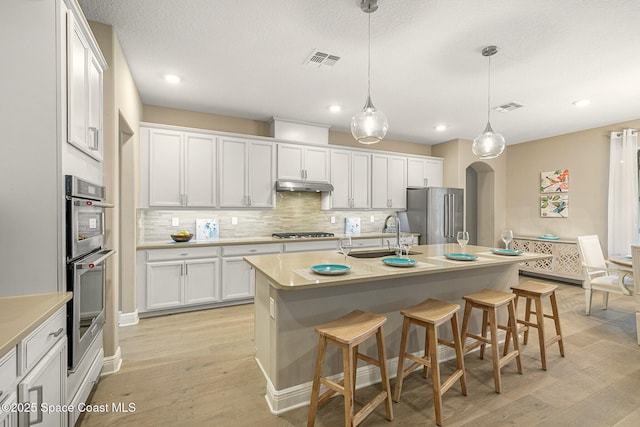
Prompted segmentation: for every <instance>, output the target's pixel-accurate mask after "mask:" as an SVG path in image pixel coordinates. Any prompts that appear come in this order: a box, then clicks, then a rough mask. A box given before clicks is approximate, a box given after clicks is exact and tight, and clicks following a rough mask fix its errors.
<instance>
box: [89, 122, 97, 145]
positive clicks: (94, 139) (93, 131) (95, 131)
mask: <svg viewBox="0 0 640 427" xmlns="http://www.w3.org/2000/svg"><path fill="white" fill-rule="evenodd" d="M89 131H90V132H91V133H92V134H93V138H92V139H93V141H92V143H91V147H89V148H90V149H92V150H96V151H97V150H98V128H95V127H93V126H90V127H89Z"/></svg>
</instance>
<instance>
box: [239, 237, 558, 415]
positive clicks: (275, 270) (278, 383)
mask: <svg viewBox="0 0 640 427" xmlns="http://www.w3.org/2000/svg"><path fill="white" fill-rule="evenodd" d="M411 252H412V254H411V255H410V258H411V259H413V260H415V261H416V262H417V263H416V265H415V266H413V267H409V268H401V267H393V266H388V265H385V264H384V263H382V262H381V259H380V258H368V259H367V258H353V257H351V256H349V257H347V260H346V264H347V265H349V266H350V267H351V270H350V271H349V273H347V274H344V275H338V276H325V275H318V274H316V273H314V272H312V271H311V270H310V267H311V266H313V265H318V264H345V259H344V257H343V255H342V254H341V253H339V252H337V251H321V252H306V253H289V254H273V255H257V256H247V257H245V258H244V259H245V261H246V262H248V263H249V264H250V265H251V266H252V267H253V269H254V272H255V299H254V310H255V321H254V322H255V325H254V327H255V329H254V334H255V346H256V361H257V362H258V365H259V366H260V369H261V370H262V372H263V374H264V376H265V379H266V395H265V398H266V400H267V403H268V405H269V407H270V410H271V411H272V412H273V413H274V414H278V413H282V412H286V411H288V410H290V409H294V408H296V407H298V406H302V405H305V404H307V403H308V401H309V397H310V392H311V381H312V377H313V368H314V362H315V354H316V346H317V342H318V336H317V334H316V333H315V332H314V328H315V327H316V326H318V325H321V324H323V323H327V322H330V321H332V320H335V319H337V318H338V317H341V316H343V315H345V314H347V313H349V312H351V311H353V310H355V309H360V310H365V311H370V312H373V313H377V314H381V315H384V316H386V317H387V318H388V321H387V323H386V324H385V325H384V335H385V342H386V349H387V358H388V360H387V366H388V371H389V374H390V376H391V377H393V376H395V371H396V367H397V358H398V348H399V345H400V333H401V328H402V316H401V315H400V310H401V309H403V308H407V307H410V306H412V305H415V304H417V303H419V302H421V301H423V300H424V299H426V298H436V299H440V300H444V301H449V302H453V303H457V304H460V306H463V300H462V297H463V296H464V295H467V294H470V293H473V292H476V291H478V290H481V289H485V288H491V289H498V290H504V291H509V287H510V286H512V285H514V284H517V283H518V264H520V263H521V262H535V261H537V260H542V259H545V258H548V257H550V255H544V254H534V253H523V254H521V255H518V256H505V255H498V254H494V253H493V252H491V248H488V247H483V246H467V247H466V248H465V253H467V254H473V255H476V256H477V259H476V260H473V261H455V260H450V259H448V258H446V257H445V256H444V254H446V253H459V252H460V247H459V246H458V245H456V244H442V245H424V246H414V247H413V248H412V250H411ZM414 253H415V254H414ZM460 315H461V313H460ZM480 320H481V318H480V316H476V317H474V318H472V319H471V323H470V328H474V330H476V331H477V330H479V324H480ZM442 332H443V337H444V338H449V337H447V332H448V331H442ZM423 344H424V331H417V330H413V331H412V333H411V335H410V339H409V346H410V349H411V351H414V352H417V351H418V350H419V349H423V347H422V346H423ZM331 347H332V346H330V347H329V348H328V349H327V355H326V358H325V367H324V373H325V374H328V375H336V376H338V377H339V376H340V374H341V372H342V362H341V361H342V359H341V355H340V354H339V352H338V350H337V349H335V348H331ZM360 349H361V351H363V352H365V353H367V354H369V355H372V356H373V355H375V354H376V353H375V344H374V343H373V342H372V343H366V342H365V343H363V344H362V345H361V348H360ZM446 350H448V349H446ZM442 356H443V358H444V359H446V358H447V357H448V356H449V355H448V354H447V352H446V351H444V350H443V355H442ZM378 381H379V377H378V376H377V369H372V368H371V367H370V366H367V365H365V366H360V368H359V369H358V373H357V386H358V387H362V386H366V385H369V384H372V383H375V382H378Z"/></svg>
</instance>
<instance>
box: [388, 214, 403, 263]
mask: <svg viewBox="0 0 640 427" xmlns="http://www.w3.org/2000/svg"><path fill="white" fill-rule="evenodd" d="M392 218H393V220H394V223H395V232H396V244H395V245H394V246H391V243H389V241H387V246H388V247H389V250H394V251H396V255H398V256H400V257H402V246H401V245H400V218H398V214H393V215H387V217H386V218H385V219H384V226H383V227H382V232H383V233H388V232H389V229H390V228H391V227H389V220H390V219H392ZM407 255H408V254H407Z"/></svg>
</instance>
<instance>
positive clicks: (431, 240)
mask: <svg viewBox="0 0 640 427" xmlns="http://www.w3.org/2000/svg"><path fill="white" fill-rule="evenodd" d="M406 215H407V225H408V227H409V230H408V231H411V232H413V233H420V240H419V242H420V244H421V245H431V244H436V243H456V233H457V232H458V231H463V228H464V222H463V221H464V219H463V218H464V217H463V215H464V190H463V189H462V188H444V187H428V188H409V189H407V212H406Z"/></svg>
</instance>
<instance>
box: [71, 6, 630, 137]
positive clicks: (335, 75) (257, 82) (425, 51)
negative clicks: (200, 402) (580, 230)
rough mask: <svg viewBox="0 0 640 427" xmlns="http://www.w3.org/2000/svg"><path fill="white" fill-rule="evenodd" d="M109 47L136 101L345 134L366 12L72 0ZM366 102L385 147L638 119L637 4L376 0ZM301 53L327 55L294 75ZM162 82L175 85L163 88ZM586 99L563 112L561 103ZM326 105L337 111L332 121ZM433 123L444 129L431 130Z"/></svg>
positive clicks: (361, 63) (358, 90) (360, 94)
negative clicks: (320, 126) (105, 32)
mask: <svg viewBox="0 0 640 427" xmlns="http://www.w3.org/2000/svg"><path fill="white" fill-rule="evenodd" d="M79 3H80V5H81V6H82V9H83V10H84V12H85V14H86V16H87V18H88V19H90V20H94V21H98V22H102V23H106V24H110V25H112V26H113V27H114V28H115V31H116V33H117V35H118V37H119V39H120V42H121V44H122V48H123V50H124V53H125V55H126V57H127V61H128V63H129V67H130V68H131V72H132V74H133V77H134V79H135V82H136V85H137V87H138V90H139V91H140V95H141V97H142V100H143V102H144V103H145V104H150V105H159V106H166V107H172V108H178V109H185V110H191V111H200V112H209V113H215V114H222V115H229V116H236V117H244V118H250V119H256V120H268V119H270V118H271V117H273V116H276V117H283V118H288V119H296V120H303V121H309V122H317V123H325V124H330V125H331V126H332V129H334V130H339V131H346V132H349V125H350V121H351V117H352V116H353V115H354V114H355V113H356V112H357V111H359V110H360V109H361V108H362V106H363V105H364V102H365V99H366V94H367V79H366V77H367V14H365V13H363V12H362V11H361V10H360V8H359V6H358V4H357V0H271V1H256V0H181V1H175V0H109V1H104V0H80V1H79ZM371 26H372V27H371V34H372V38H371V49H372V53H371V80H372V81H371V95H372V100H373V102H374V104H375V105H376V107H377V108H378V109H379V110H381V111H383V112H384V113H385V114H386V115H387V117H388V120H389V133H388V135H387V137H388V138H393V139H400V140H407V141H413V142H418V143H424V144H435V143H439V142H443V141H447V140H450V139H453V138H467V139H473V138H474V137H475V136H477V135H478V134H479V133H480V132H481V131H482V130H483V129H484V127H485V124H486V119H487V116H486V105H487V75H488V74H487V71H488V60H487V58H485V57H483V56H482V55H481V50H482V48H483V47H484V46H487V45H490V44H494V45H497V46H498V47H499V49H500V51H499V52H498V54H497V55H495V56H494V57H492V60H491V80H492V88H491V92H492V93H491V105H492V107H494V106H497V105H501V104H505V103H509V102H512V101H515V102H518V103H520V104H524V105H525V107H524V108H522V109H519V110H516V111H512V112H509V113H499V112H495V111H493V112H492V114H491V124H492V125H493V128H494V129H495V130H496V131H497V132H500V133H502V134H503V135H504V136H505V138H506V139H507V143H508V144H511V143H518V142H523V141H529V140H532V139H537V138H542V137H546V136H552V135H558V134H562V133H568V132H573V131H577V130H581V129H588V128H593V127H597V126H603V125H607V124H612V123H618V122H622V121H626V120H632V119H638V118H640V49H639V48H640V1H638V0H608V1H602V0H485V1H478V0H380V8H379V9H378V11H377V12H375V13H374V14H372V16H371ZM314 49H318V50H320V51H323V52H326V53H330V54H333V55H337V56H340V57H341V59H340V60H339V61H338V62H337V63H336V65H335V66H334V67H332V68H328V67H320V68H319V67H317V66H310V65H304V61H305V60H306V59H307V58H308V57H309V55H310V54H311V53H312V51H313V50H314ZM166 73H174V74H178V75H179V76H180V77H181V78H182V82H181V83H180V84H178V85H169V84H167V83H166V82H165V81H164V80H163V76H164V74H166ZM581 99H590V100H591V104H590V105H589V106H588V107H585V108H577V107H575V106H574V105H573V104H572V103H573V102H574V101H577V100H581ZM332 104H339V105H341V106H342V108H343V110H342V112H340V113H338V114H335V113H331V112H329V110H328V107H329V106H330V105H332ZM440 123H444V124H446V125H447V126H448V130H446V131H445V132H436V131H435V130H434V127H435V126H436V125H437V124H440Z"/></svg>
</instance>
